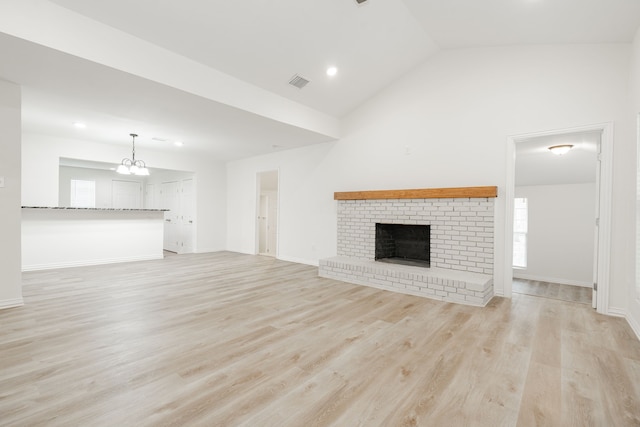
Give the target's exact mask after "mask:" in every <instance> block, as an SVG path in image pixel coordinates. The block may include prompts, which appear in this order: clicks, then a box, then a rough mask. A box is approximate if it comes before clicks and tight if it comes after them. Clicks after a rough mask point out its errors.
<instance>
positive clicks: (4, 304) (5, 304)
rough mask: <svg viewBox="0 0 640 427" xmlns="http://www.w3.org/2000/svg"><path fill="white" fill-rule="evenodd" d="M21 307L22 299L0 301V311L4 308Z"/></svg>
mask: <svg viewBox="0 0 640 427" xmlns="http://www.w3.org/2000/svg"><path fill="white" fill-rule="evenodd" d="M23 305H24V300H23V299H22V298H12V299H5V300H2V301H0V310H4V309H5V308H13V307H21V306H23Z"/></svg>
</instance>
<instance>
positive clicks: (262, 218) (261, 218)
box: [258, 195, 269, 254]
mask: <svg viewBox="0 0 640 427" xmlns="http://www.w3.org/2000/svg"><path fill="white" fill-rule="evenodd" d="M268 207H269V198H268V197H267V196H266V195H260V210H259V214H258V253H260V254H266V253H267V251H268V244H267V239H268V234H267V213H268Z"/></svg>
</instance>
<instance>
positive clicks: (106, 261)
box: [22, 255, 163, 271]
mask: <svg viewBox="0 0 640 427" xmlns="http://www.w3.org/2000/svg"><path fill="white" fill-rule="evenodd" d="M162 258H163V255H144V256H139V257H125V258H102V259H91V260H83V261H69V262H59V263H47V264H32V265H23V266H22V271H38V270H52V269H54V268H70V267H87V266H90V265H102V264H115V263H119V262H131V261H150V260H154V259H162Z"/></svg>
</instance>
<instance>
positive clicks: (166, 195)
mask: <svg viewBox="0 0 640 427" xmlns="http://www.w3.org/2000/svg"><path fill="white" fill-rule="evenodd" d="M160 188H161V190H160V199H161V204H162V209H168V211H167V212H165V213H164V250H166V251H171V252H176V253H177V252H178V251H179V249H180V246H179V236H180V233H179V227H180V194H179V193H178V182H177V181H172V182H163V183H162V184H161V186H160Z"/></svg>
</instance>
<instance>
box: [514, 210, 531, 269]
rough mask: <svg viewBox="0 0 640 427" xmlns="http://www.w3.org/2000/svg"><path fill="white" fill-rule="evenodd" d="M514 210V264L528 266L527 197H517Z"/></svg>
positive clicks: (521, 266) (522, 266)
mask: <svg viewBox="0 0 640 427" xmlns="http://www.w3.org/2000/svg"><path fill="white" fill-rule="evenodd" d="M514 207H515V209H514V212H513V266H514V267H517V268H526V267H527V228H528V222H529V218H528V210H527V199H526V198H518V197H516V198H515V200H514Z"/></svg>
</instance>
